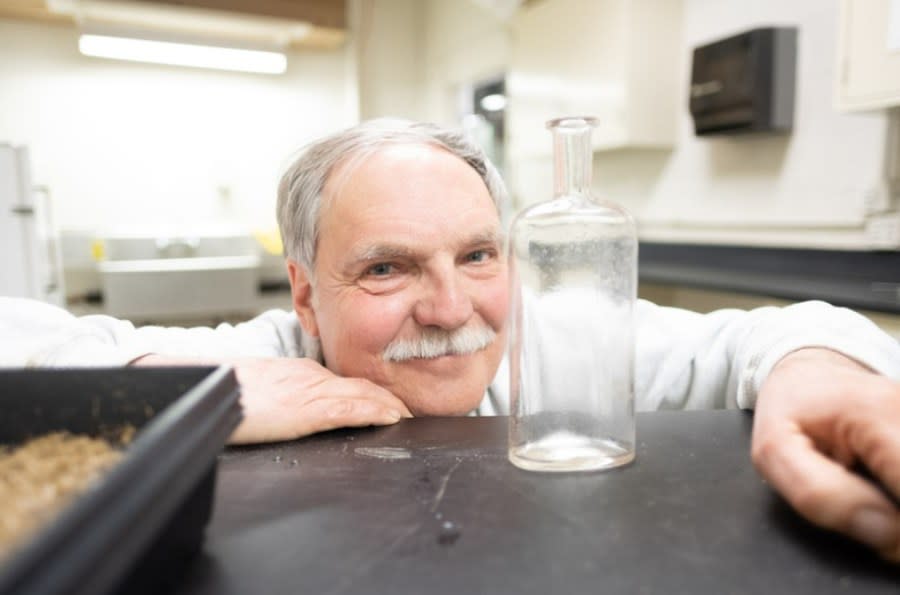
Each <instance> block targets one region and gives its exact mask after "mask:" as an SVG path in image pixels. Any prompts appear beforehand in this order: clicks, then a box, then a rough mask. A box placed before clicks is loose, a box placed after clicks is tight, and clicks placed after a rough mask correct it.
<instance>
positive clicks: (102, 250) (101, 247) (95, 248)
mask: <svg viewBox="0 0 900 595" xmlns="http://www.w3.org/2000/svg"><path fill="white" fill-rule="evenodd" d="M91 256H93V257H94V260H96V261H97V262H100V261H101V260H106V244H104V243H103V240H94V241H93V242H91Z"/></svg>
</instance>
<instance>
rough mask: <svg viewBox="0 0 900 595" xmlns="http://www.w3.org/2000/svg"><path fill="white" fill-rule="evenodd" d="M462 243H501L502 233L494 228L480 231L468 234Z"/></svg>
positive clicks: (471, 244) (472, 244) (470, 244)
mask: <svg viewBox="0 0 900 595" xmlns="http://www.w3.org/2000/svg"><path fill="white" fill-rule="evenodd" d="M463 244H464V245H466V246H474V245H478V244H481V245H484V244H492V245H502V244H503V235H502V234H501V233H499V232H498V231H497V230H495V229H489V230H486V231H480V232H478V233H475V234H474V235H472V236H469V238H468V239H466V240H465V241H464V242H463Z"/></svg>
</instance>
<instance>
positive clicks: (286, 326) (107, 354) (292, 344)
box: [0, 297, 304, 367]
mask: <svg viewBox="0 0 900 595" xmlns="http://www.w3.org/2000/svg"><path fill="white" fill-rule="evenodd" d="M303 343H304V339H303V335H302V331H301V329H300V325H299V324H298V322H297V318H296V315H295V314H294V313H293V312H286V311H282V310H272V311H269V312H266V313H264V314H261V315H260V316H257V317H256V318H254V319H252V320H250V321H248V322H244V323H241V324H237V325H230V324H221V325H219V326H217V327H216V328H208V327H197V328H177V327H158V326H145V327H140V328H136V327H135V326H134V325H133V324H132V323H131V322H128V321H126V320H119V319H116V318H112V317H110V316H100V315H94V316H82V317H76V316H73V315H72V314H70V313H69V312H67V311H65V310H63V309H61V308H57V307H55V306H52V305H50V304H46V303H43V302H38V301H34V300H27V299H19V298H3V297H0V365H2V366H5V367H64V366H120V365H126V364H128V363H130V362H132V361H134V360H135V359H137V358H139V357H141V356H143V355H147V354H151V353H156V354H160V355H167V356H173V357H200V358H210V359H214V358H217V357H218V358H225V357H301V356H303V355H304V348H303Z"/></svg>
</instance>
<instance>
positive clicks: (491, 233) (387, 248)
mask: <svg viewBox="0 0 900 595" xmlns="http://www.w3.org/2000/svg"><path fill="white" fill-rule="evenodd" d="M460 244H461V245H462V246H466V247H468V246H483V245H487V244H490V245H492V246H494V245H502V244H503V236H502V235H501V234H500V233H499V232H497V231H496V230H493V229H490V230H485V231H479V232H476V233H474V234H472V235H471V236H468V237H465V238H464V239H463V241H462V242H460ZM417 254H418V252H417V251H415V250H413V249H412V248H409V247H407V246H403V245H400V244H369V245H364V246H361V247H359V248H358V249H356V250H353V251H352V252H351V253H350V258H349V262H352V263H357V262H372V261H377V260H393V259H403V258H414V257H415V256H416V255H417Z"/></svg>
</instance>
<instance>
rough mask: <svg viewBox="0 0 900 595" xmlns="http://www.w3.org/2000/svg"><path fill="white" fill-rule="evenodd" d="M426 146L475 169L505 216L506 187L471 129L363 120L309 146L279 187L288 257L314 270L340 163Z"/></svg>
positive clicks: (283, 231) (285, 174)
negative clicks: (330, 186) (328, 190)
mask: <svg viewBox="0 0 900 595" xmlns="http://www.w3.org/2000/svg"><path fill="white" fill-rule="evenodd" d="M400 144H421V145H432V146H436V147H439V148H441V149H445V150H447V151H449V152H450V153H452V154H454V155H456V156H457V157H459V158H460V159H462V160H463V161H465V162H466V163H468V164H469V165H470V166H471V167H472V169H474V170H475V171H476V172H477V173H478V175H479V176H481V179H482V180H484V185H485V186H486V187H487V190H488V192H489V193H490V195H491V199H492V200H493V201H494V205H495V206H496V207H497V212H498V213H500V214H501V216H502V214H503V209H504V207H505V204H506V187H505V185H504V184H503V179H502V178H501V177H500V174H499V173H498V172H497V169H496V168H495V167H494V165H493V164H492V163H491V162H490V161H489V160H488V158H487V156H486V155H485V154H484V151H482V149H481V148H480V147H479V146H478V145H477V144H475V142H473V141H472V140H470V139H469V138H468V137H467V136H466V134H465V133H463V132H462V131H457V130H450V129H446V128H442V127H440V126H437V125H436V124H429V123H423V122H413V121H410V120H402V119H395V118H379V119H375V120H369V121H367V122H363V123H361V124H358V125H356V126H353V127H351V128H347V129H346V130H342V131H340V132H337V133H335V134H332V135H330V136H327V137H325V138H322V139H320V140H318V141H316V142H314V143H312V144H310V145H308V146H307V147H306V148H305V149H304V150H303V151H302V152H301V153H300V155H299V156H298V157H297V158H296V159H295V160H294V162H293V163H292V164H291V165H290V167H288V169H287V171H286V172H285V173H284V175H283V176H282V177H281V183H280V184H279V185H278V210H277V215H278V227H279V229H280V230H281V238H282V241H283V242H284V253H285V256H286V257H288V258H291V259H293V260H295V261H296V262H297V263H299V264H300V265H302V266H304V267H306V270H307V272H308V273H309V274H312V273H313V265H314V263H315V258H316V246H317V245H318V241H319V216H320V214H321V211H322V193H323V191H324V189H325V185H326V183H327V182H328V179H329V177H330V176H331V174H332V172H334V170H335V168H336V167H337V166H338V165H341V164H344V163H346V162H347V161H348V160H350V159H354V160H359V161H361V160H362V159H365V158H366V157H368V156H370V155H372V154H374V153H376V152H377V151H378V150H379V149H381V148H384V147H385V146H390V145H400Z"/></svg>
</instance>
